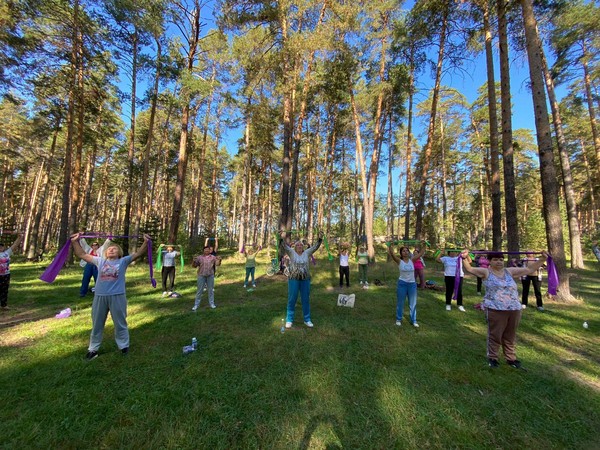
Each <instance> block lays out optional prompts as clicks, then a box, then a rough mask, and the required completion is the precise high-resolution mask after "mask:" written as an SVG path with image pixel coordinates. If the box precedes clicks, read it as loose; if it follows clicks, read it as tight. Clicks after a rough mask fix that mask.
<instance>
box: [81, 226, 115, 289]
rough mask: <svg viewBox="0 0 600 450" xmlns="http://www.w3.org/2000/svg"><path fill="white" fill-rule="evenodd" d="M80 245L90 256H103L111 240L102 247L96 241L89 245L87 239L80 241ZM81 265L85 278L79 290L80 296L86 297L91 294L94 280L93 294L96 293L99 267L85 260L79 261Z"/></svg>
mask: <svg viewBox="0 0 600 450" xmlns="http://www.w3.org/2000/svg"><path fill="white" fill-rule="evenodd" d="M79 243H80V244H81V248H82V249H83V251H84V252H86V253H87V254H88V255H92V256H101V255H102V254H103V253H104V250H106V247H107V246H108V244H110V239H108V238H107V239H106V240H105V241H104V243H103V244H102V246H100V244H99V243H98V242H96V241H94V242H92V245H89V244H88V243H87V242H86V240H85V238H81V239H79ZM79 265H80V266H81V267H83V278H82V279H81V287H80V288H79V296H80V297H85V296H86V295H87V294H88V292H90V281H92V278H93V279H94V288H92V290H91V292H94V291H95V286H96V282H97V281H98V267H96V265H95V264H92V263H89V262H87V261H85V260H84V259H81V260H80V261H79Z"/></svg>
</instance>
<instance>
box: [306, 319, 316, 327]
mask: <svg viewBox="0 0 600 450" xmlns="http://www.w3.org/2000/svg"><path fill="white" fill-rule="evenodd" d="M304 325H306V326H307V327H308V328H312V327H314V326H315V325H314V324H313V323H312V322H311V321H310V320H309V321H308V322H304Z"/></svg>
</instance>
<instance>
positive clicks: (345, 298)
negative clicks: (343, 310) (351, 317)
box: [337, 294, 354, 308]
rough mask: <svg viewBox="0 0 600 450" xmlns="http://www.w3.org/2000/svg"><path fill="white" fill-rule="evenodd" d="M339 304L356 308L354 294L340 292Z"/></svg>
mask: <svg viewBox="0 0 600 450" xmlns="http://www.w3.org/2000/svg"><path fill="white" fill-rule="evenodd" d="M337 305H338V306H347V307H349V308H354V294H350V295H344V294H340V295H338V301H337Z"/></svg>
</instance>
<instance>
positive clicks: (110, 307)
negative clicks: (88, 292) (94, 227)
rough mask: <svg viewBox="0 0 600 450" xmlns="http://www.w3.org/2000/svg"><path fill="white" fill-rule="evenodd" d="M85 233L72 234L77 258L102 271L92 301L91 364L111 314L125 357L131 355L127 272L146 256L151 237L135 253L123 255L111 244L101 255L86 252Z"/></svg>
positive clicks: (99, 273) (118, 248) (115, 245)
mask: <svg viewBox="0 0 600 450" xmlns="http://www.w3.org/2000/svg"><path fill="white" fill-rule="evenodd" d="M80 238H81V233H75V234H73V235H71V243H72V245H73V252H74V253H75V256H77V257H78V258H81V259H83V260H85V261H86V262H88V263H91V264H95V265H96V267H97V268H98V283H97V284H96V292H95V293H94V300H93V301H92V333H91V335H90V344H89V346H88V352H87V354H86V355H85V357H86V359H87V360H88V361H91V360H92V359H95V358H97V357H98V350H99V349H100V344H101V343H102V334H103V333H104V326H105V324H106V318H107V317H108V312H109V311H110V315H111V317H112V321H113V324H114V326H115V341H116V342H117V347H118V348H119V350H121V353H122V354H123V355H127V354H128V353H129V329H128V328H127V297H126V296H125V272H126V271H127V267H128V266H129V264H131V263H132V262H133V261H135V260H136V259H138V258H141V257H142V256H144V254H146V251H147V249H148V241H150V236H148V235H147V234H144V243H143V244H142V245H141V246H140V248H139V249H138V250H137V251H136V252H135V253H134V254H133V255H128V256H123V249H122V248H121V247H120V246H119V245H118V244H116V243H114V242H111V243H110V244H109V245H108V246H107V247H106V250H105V251H104V254H102V255H100V256H92V255H90V254H87V253H85V251H84V250H83V248H82V247H81V245H80V244H79V239H80Z"/></svg>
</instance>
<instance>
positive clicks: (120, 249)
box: [102, 242, 123, 258]
mask: <svg viewBox="0 0 600 450" xmlns="http://www.w3.org/2000/svg"><path fill="white" fill-rule="evenodd" d="M111 247H117V250H118V254H119V258H122V257H123V249H122V248H121V246H120V245H119V244H116V243H114V242H111V243H110V244H108V246H107V247H106V249H104V255H102V256H104V257H105V258H106V252H108V249H109V248H111Z"/></svg>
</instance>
